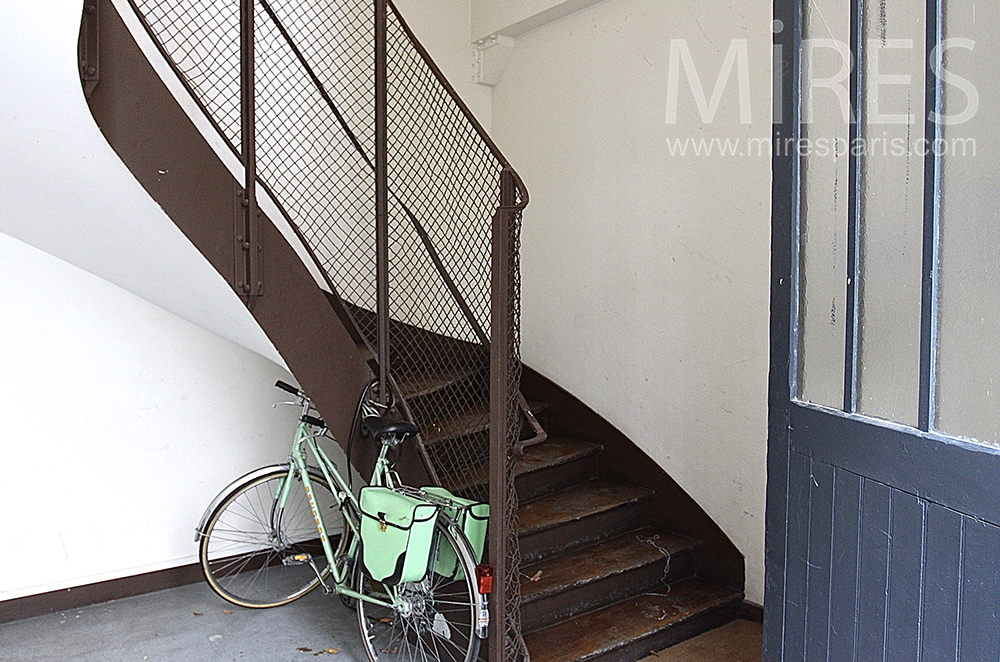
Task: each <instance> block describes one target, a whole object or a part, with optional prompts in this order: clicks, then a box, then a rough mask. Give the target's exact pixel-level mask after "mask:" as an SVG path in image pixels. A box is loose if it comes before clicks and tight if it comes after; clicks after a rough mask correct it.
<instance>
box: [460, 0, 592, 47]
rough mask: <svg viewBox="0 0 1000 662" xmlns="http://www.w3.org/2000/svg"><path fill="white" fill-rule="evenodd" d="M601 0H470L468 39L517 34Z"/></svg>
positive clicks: (514, 35)
mask: <svg viewBox="0 0 1000 662" xmlns="http://www.w3.org/2000/svg"><path fill="white" fill-rule="evenodd" d="M602 1H603V0H471V3H472V39H473V41H475V40H479V39H484V38H486V37H489V36H490V35H494V34H502V35H507V36H511V37H517V36H519V35H522V34H524V33H525V32H528V31H530V30H534V29H535V28H538V27H540V26H542V25H544V24H546V23H550V22H552V21H555V20H558V19H560V18H562V17H563V16H568V15H569V14H572V13H573V12H575V11H580V10H581V9H586V8H587V7H589V6H590V5H593V4H596V3H598V2H602Z"/></svg>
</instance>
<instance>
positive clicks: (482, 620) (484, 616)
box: [478, 607, 490, 629]
mask: <svg viewBox="0 0 1000 662" xmlns="http://www.w3.org/2000/svg"><path fill="white" fill-rule="evenodd" d="M489 624H490V610H489V609H487V608H486V607H483V608H482V609H480V610H479V619H478V625H479V628H480V629H482V628H486V627H488V626H489Z"/></svg>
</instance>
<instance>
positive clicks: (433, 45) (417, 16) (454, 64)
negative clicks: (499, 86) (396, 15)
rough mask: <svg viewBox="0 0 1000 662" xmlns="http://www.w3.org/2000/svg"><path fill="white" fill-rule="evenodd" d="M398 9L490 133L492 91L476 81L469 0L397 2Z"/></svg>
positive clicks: (398, 0) (401, 0)
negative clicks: (470, 37) (470, 32)
mask: <svg viewBox="0 0 1000 662" xmlns="http://www.w3.org/2000/svg"><path fill="white" fill-rule="evenodd" d="M396 7H398V8H399V11H400V13H401V14H402V15H403V18H404V19H405V20H406V23H407V25H409V26H410V28H411V29H412V30H413V33H414V34H415V35H416V36H417V39H419V40H420V43H422V44H423V45H424V47H425V48H426V49H427V52H428V53H430V55H431V57H432V58H433V59H434V61H435V62H436V63H437V65H438V67H440V68H441V71H442V73H444V75H445V78H447V79H448V82H449V83H451V84H452V86H453V87H454V88H455V91H456V92H458V94H459V96H460V97H462V101H464V102H465V104H466V105H467V106H468V107H469V110H471V111H472V114H473V115H475V116H476V119H477V120H479V123H480V124H482V125H483V127H484V128H485V129H486V130H487V131H489V130H490V123H491V121H492V120H491V112H492V109H491V102H492V94H491V91H490V88H488V87H484V86H482V85H479V84H478V83H475V82H474V74H475V68H474V66H473V64H474V60H473V48H472V44H471V42H470V40H469V31H470V23H471V20H472V19H471V6H470V0H397V2H396Z"/></svg>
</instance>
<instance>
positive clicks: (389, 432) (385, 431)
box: [361, 416, 420, 440]
mask: <svg viewBox="0 0 1000 662" xmlns="http://www.w3.org/2000/svg"><path fill="white" fill-rule="evenodd" d="M361 429H362V431H363V432H365V433H366V434H370V435H372V436H373V437H377V438H382V437H397V438H399V439H400V440H404V439H406V438H407V437H412V436H413V435H415V434H417V433H418V432H420V428H418V427H417V426H416V425H414V424H413V423H407V422H406V421H394V420H392V419H391V418H382V417H381V416H366V417H365V419H364V420H363V421H361Z"/></svg>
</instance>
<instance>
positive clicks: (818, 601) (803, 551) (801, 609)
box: [775, 453, 1000, 662]
mask: <svg viewBox="0 0 1000 662" xmlns="http://www.w3.org/2000/svg"><path fill="white" fill-rule="evenodd" d="M789 466H790V472H789V482H790V484H791V485H797V486H799V487H798V488H797V490H796V492H797V493H796V494H795V496H796V497H801V498H802V501H801V502H800V503H802V504H803V505H804V506H806V507H805V508H804V509H803V510H802V512H801V515H800V516H799V517H798V518H792V519H790V522H789V523H790V528H789V539H790V540H792V539H795V540H796V543H795V544H790V545H789V548H788V560H789V574H788V581H787V587H788V592H787V594H786V596H785V603H786V610H785V613H786V617H787V618H786V622H785V635H786V636H785V640H784V651H783V655H782V656H781V657H780V659H782V660H788V661H789V662H791V661H793V660H796V661H797V660H837V661H838V662H840V661H848V660H858V661H859V662H860V661H864V660H885V659H889V660H893V661H894V662H895V661H899V662H904V661H909V660H913V661H917V660H923V661H924V662H930V661H931V660H933V661H940V662H950V661H951V660H969V661H972V660H976V661H982V660H996V659H1000V610H998V609H997V605H998V604H1000V565H998V564H997V563H996V562H995V560H994V557H995V556H996V550H997V549H1000V547H998V546H1000V528H998V527H997V526H995V525H993V524H989V523H986V522H983V521H981V520H978V519H975V518H973V517H969V516H967V515H963V514H961V513H958V512H956V511H954V510H951V509H949V508H945V507H943V506H939V505H936V504H933V503H931V502H929V501H927V500H926V499H921V498H919V497H916V496H914V495H912V494H908V493H906V492H904V491H901V490H898V489H895V488H892V487H890V486H888V485H885V484H884V483H880V482H878V481H874V480H869V479H866V478H863V477H861V476H858V475H857V474H854V473H852V472H849V471H846V470H844V469H840V468H837V467H833V466H831V465H828V464H826V463H823V462H819V461H817V460H814V459H810V458H808V457H806V456H804V455H802V454H800V453H793V454H792V458H791V460H790V463H789ZM808 485H812V488H811V489H810V488H808V487H805V488H803V487H802V486H808ZM789 515H790V518H791V517H792V513H789ZM793 522H794V528H793V526H792V525H793ZM775 659H779V658H775Z"/></svg>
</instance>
